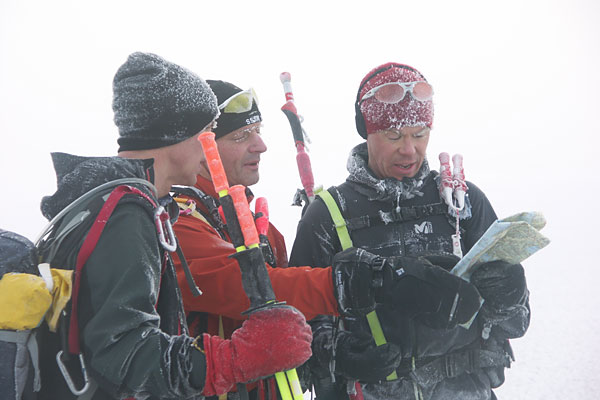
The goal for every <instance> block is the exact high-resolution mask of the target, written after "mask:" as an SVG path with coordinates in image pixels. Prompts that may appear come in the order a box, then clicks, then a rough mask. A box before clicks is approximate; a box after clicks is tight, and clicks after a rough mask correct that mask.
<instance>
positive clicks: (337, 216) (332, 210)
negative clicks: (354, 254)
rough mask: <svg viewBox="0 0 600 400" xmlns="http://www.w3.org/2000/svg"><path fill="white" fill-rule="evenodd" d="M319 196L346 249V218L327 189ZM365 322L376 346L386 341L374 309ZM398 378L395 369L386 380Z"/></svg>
mask: <svg viewBox="0 0 600 400" xmlns="http://www.w3.org/2000/svg"><path fill="white" fill-rule="evenodd" d="M315 194H316V195H317V196H319V197H320V198H321V199H322V200H323V202H324V203H325V205H326V206H327V210H328V211H329V215H331V219H332V220H333V223H334V224H335V230H336V231H337V234H338V238H339V239H340V244H341V245H342V249H344V250H346V249H349V248H350V247H352V246H353V243H352V239H351V238H350V233H349V232H348V227H347V224H346V220H345V219H344V217H343V216H342V212H341V211H340V208H339V207H338V205H337V203H336V201H335V199H334V198H333V196H332V195H331V193H329V190H320V191H318V192H316V193H315ZM367 322H368V323H369V328H370V329H371V334H372V335H373V339H374V340H375V344H376V345H377V346H381V345H383V344H386V343H387V340H386V338H385V335H384V334H383V329H382V328H381V324H380V323H379V317H378V316H377V313H376V312H375V311H371V312H370V313H368V314H367ZM395 379H398V375H397V374H396V371H394V372H392V373H391V374H390V375H389V376H388V377H387V380H388V381H390V380H395Z"/></svg>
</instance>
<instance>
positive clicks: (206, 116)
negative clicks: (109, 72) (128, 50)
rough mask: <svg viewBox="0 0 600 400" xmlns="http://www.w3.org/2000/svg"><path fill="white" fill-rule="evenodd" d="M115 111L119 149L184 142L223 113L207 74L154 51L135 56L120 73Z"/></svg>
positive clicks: (117, 80)
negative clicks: (199, 73)
mask: <svg viewBox="0 0 600 400" xmlns="http://www.w3.org/2000/svg"><path fill="white" fill-rule="evenodd" d="M113 111H114V113H115V116H114V121H115V124H116V125H117V127H118V128H119V139H118V140H117V142H118V143H119V151H125V150H146V149H155V148H158V147H165V146H170V145H172V144H176V143H179V142H181V141H183V140H186V139H188V138H190V137H192V136H194V135H195V134H196V133H198V132H200V131H202V130H203V129H204V128H206V127H207V126H208V125H209V124H210V123H211V122H213V121H214V120H215V119H216V118H217V117H218V116H219V110H218V107H217V98H216V96H215V95H214V93H213V92H212V91H211V89H210V87H209V86H208V84H207V83H206V82H205V81H204V80H203V79H202V78H200V77H199V76H198V75H196V74H194V73H193V72H191V71H188V70H187V69H185V68H182V67H180V66H179V65H176V64H173V63H171V62H169V61H167V60H165V59H163V58H161V57H159V56H157V55H155V54H150V53H133V54H131V55H130V56H129V58H128V59H127V61H126V62H125V64H123V65H122V66H121V67H120V68H119V70H118V71H117V73H116V74H115V78H114V80H113Z"/></svg>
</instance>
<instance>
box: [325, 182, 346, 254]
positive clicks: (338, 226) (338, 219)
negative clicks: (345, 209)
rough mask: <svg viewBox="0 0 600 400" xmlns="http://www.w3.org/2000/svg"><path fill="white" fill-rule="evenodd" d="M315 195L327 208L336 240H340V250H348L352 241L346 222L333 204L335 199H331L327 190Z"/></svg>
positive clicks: (335, 204)
mask: <svg viewBox="0 0 600 400" xmlns="http://www.w3.org/2000/svg"><path fill="white" fill-rule="evenodd" d="M316 195H317V196H319V197H320V198H321V200H323V202H324V203H325V205H326V206H327V210H328V211H329V215H330V216H331V219H332V220H333V224H334V225H335V230H336V231H337V234H338V238H339V239H340V243H341V245H342V249H344V250H346V249H349V248H350V247H352V246H353V244H352V239H351V238H350V232H349V231H348V227H347V225H346V220H345V219H344V217H343V216H342V212H341V211H340V208H339V207H338V205H337V203H336V202H335V199H334V198H333V196H332V195H331V193H329V190H319V191H318V192H316Z"/></svg>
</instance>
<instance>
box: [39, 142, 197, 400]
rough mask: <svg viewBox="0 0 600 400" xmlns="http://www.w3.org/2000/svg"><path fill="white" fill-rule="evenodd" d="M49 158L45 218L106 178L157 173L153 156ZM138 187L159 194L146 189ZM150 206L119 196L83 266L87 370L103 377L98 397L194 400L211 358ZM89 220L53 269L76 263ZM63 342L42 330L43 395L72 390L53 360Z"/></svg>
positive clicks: (82, 318)
mask: <svg viewBox="0 0 600 400" xmlns="http://www.w3.org/2000/svg"><path fill="white" fill-rule="evenodd" d="M53 161H54V164H55V169H56V174H57V180H58V189H57V191H56V193H55V194H54V195H52V196H49V197H45V198H44V199H43V200H42V212H43V214H44V215H45V216H46V217H47V218H48V219H51V218H52V217H53V216H55V215H56V214H57V213H58V212H59V211H61V210H62V209H63V208H64V207H65V206H67V205H68V204H69V203H70V202H71V201H73V200H74V199H76V198H77V197H79V196H80V195H82V194H83V193H85V192H87V191H88V190H90V189H92V188H94V187H97V186H99V185H101V184H103V183H105V182H110V181H113V180H116V179H120V178H128V177H132V178H142V179H148V178H150V179H149V180H150V181H152V179H151V178H152V176H153V175H152V171H153V169H152V160H127V159H123V158H118V157H105V158H85V157H76V156H71V155H67V154H53ZM136 187H137V188H138V189H139V190H141V191H143V192H144V193H146V194H147V195H148V196H150V197H151V198H152V199H153V200H154V201H155V202H158V200H157V199H156V198H155V196H154V194H153V193H151V191H150V190H148V188H146V187H145V186H143V185H137V186H136ZM98 210H99V208H98ZM175 211H176V209H175ZM152 213H153V210H152V209H151V206H150V204H149V203H148V202H147V201H146V200H141V199H140V197H139V196H135V197H133V196H132V197H131V198H129V199H125V198H124V199H123V200H122V201H120V202H119V204H118V205H117V207H116V209H115V211H114V213H113V215H112V217H111V218H110V219H109V220H108V223H107V224H106V227H105V229H104V232H103V233H102V235H101V236H100V239H99V241H98V244H97V245H96V247H95V249H94V251H93V253H92V254H91V256H90V257H89V259H88V261H87V263H86V264H85V268H84V269H83V272H82V276H81V289H80V292H79V302H78V304H79V312H78V315H79V332H80V340H81V345H82V352H83V355H84V358H85V361H86V365H87V367H88V373H89V374H90V376H91V377H92V378H93V379H94V380H95V381H96V382H97V383H98V385H99V388H98V390H97V391H96V393H95V394H94V396H93V399H94V400H97V399H113V398H126V397H131V396H135V397H136V398H140V399H141V398H144V399H145V398H149V399H157V398H161V399H179V398H192V397H193V396H194V395H199V393H200V392H201V391H202V387H203V385H204V380H205V366H206V361H205V358H204V355H203V354H202V353H201V352H199V351H197V350H193V349H192V347H191V343H192V341H193V338H192V337H189V336H187V335H186V334H185V333H186V329H187V328H186V325H185V320H184V318H183V308H182V306H181V295H180V293H179V289H178V286H177V280H176V275H175V271H174V268H173V265H172V262H171V260H170V258H169V256H168V254H166V253H165V252H164V251H163V249H162V248H161V246H160V244H159V241H158V237H157V234H156V228H155V225H154V221H153V218H152V215H153V214H152ZM173 215H174V217H175V218H176V215H177V214H176V213H174V214H173ZM89 220H90V223H89V224H87V225H86V224H83V225H85V226H82V227H81V228H82V229H79V228H78V229H77V230H76V231H75V232H74V233H73V234H71V235H70V236H68V237H67V239H66V240H65V242H64V243H63V244H62V245H61V247H60V249H59V253H58V254H57V256H56V257H55V258H54V261H53V264H55V265H53V267H54V266H56V267H64V266H67V265H68V266H74V265H75V260H76V257H77V254H78V252H79V248H80V247H81V245H82V242H83V239H84V236H85V234H86V232H87V230H89V228H90V226H91V223H92V221H93V219H92V218H89ZM159 293H160V295H159ZM59 349H60V345H59V338H58V335H56V334H50V333H48V332H46V333H45V335H44V339H43V345H42V349H41V350H42V353H41V355H40V357H41V365H42V368H41V369H42V392H41V393H40V396H39V398H40V399H74V398H76V397H75V396H73V394H72V393H71V392H70V391H69V389H68V388H67V386H66V384H65V382H64V379H63V377H62V375H61V374H60V372H59V370H58V368H57V364H56V360H55V356H56V353H57V352H58V350H59ZM75 368H77V365H76V366H75V367H74V368H73V370H75Z"/></svg>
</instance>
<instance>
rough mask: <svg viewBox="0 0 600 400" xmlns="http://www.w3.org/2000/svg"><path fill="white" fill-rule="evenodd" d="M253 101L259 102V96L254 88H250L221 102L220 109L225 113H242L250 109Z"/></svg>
mask: <svg viewBox="0 0 600 400" xmlns="http://www.w3.org/2000/svg"><path fill="white" fill-rule="evenodd" d="M253 103H256V104H258V98H257V97H256V92H255V91H254V89H252V88H250V89H248V90H244V91H243V92H238V93H236V94H234V95H233V96H231V97H230V98H228V99H227V100H225V101H224V102H222V103H221V104H219V110H221V111H223V112H224V113H231V114H241V113H245V112H248V111H250V110H251V109H252V104H253Z"/></svg>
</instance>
